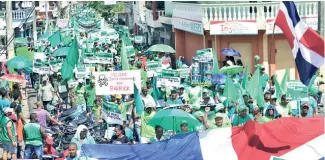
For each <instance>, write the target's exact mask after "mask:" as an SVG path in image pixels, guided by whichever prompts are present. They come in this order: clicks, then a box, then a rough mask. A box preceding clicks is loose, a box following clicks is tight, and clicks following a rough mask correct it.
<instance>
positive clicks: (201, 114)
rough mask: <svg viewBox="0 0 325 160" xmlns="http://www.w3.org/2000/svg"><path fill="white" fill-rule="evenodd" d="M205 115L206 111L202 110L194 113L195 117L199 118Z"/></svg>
mask: <svg viewBox="0 0 325 160" xmlns="http://www.w3.org/2000/svg"><path fill="white" fill-rule="evenodd" d="M203 116H204V113H203V112H202V111H196V112H195V113H194V117H195V118H199V117H203Z"/></svg>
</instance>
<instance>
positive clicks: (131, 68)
mask: <svg viewBox="0 0 325 160" xmlns="http://www.w3.org/2000/svg"><path fill="white" fill-rule="evenodd" d="M134 63H135V60H134V58H133V57H131V58H130V67H129V68H130V70H136V69H137V67H136V66H135V64H134Z"/></svg>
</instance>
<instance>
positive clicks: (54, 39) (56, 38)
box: [48, 30, 62, 46]
mask: <svg viewBox="0 0 325 160" xmlns="http://www.w3.org/2000/svg"><path fill="white" fill-rule="evenodd" d="M48 40H49V42H50V44H51V46H56V45H58V44H60V43H61V41H62V36H61V31H60V30H58V31H56V32H55V33H54V34H52V36H50V37H49V39H48Z"/></svg>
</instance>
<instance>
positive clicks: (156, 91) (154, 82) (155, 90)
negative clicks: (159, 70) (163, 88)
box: [152, 75, 160, 105]
mask: <svg viewBox="0 0 325 160" xmlns="http://www.w3.org/2000/svg"><path fill="white" fill-rule="evenodd" d="M152 89H153V91H152V97H153V99H154V100H155V102H156V105H157V104H158V99H159V98H160V91H159V89H158V87H157V75H154V77H152Z"/></svg>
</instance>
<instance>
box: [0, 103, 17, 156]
mask: <svg viewBox="0 0 325 160" xmlns="http://www.w3.org/2000/svg"><path fill="white" fill-rule="evenodd" d="M3 112H4V115H3V116H2V117H1V121H0V130H1V132H0V142H1V143H2V149H3V152H2V159H3V160H7V159H8V154H11V159H17V154H16V153H17V138H16V127H15V124H14V122H13V121H12V120H11V119H10V118H9V116H10V115H11V114H13V113H14V111H13V109H12V108H9V107H7V108H5V109H4V111H3Z"/></svg>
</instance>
